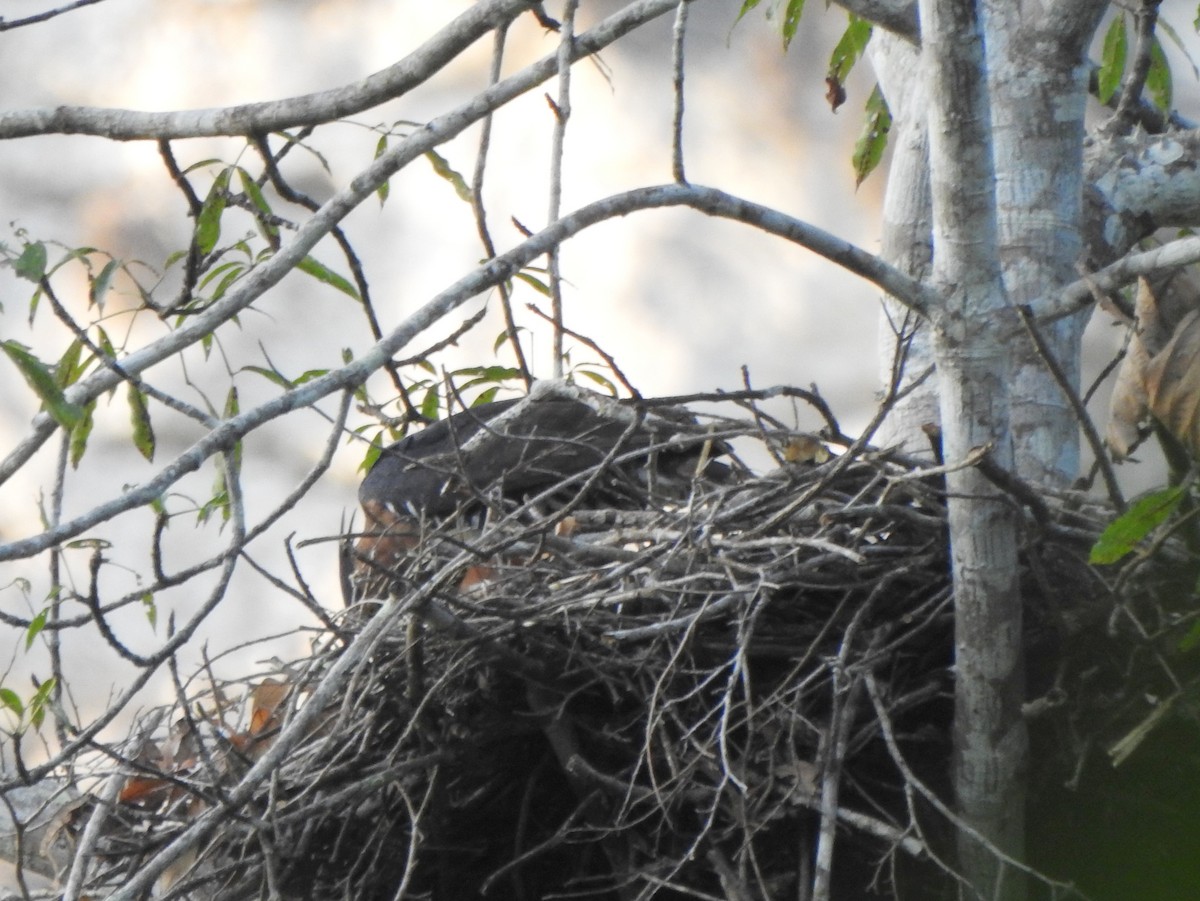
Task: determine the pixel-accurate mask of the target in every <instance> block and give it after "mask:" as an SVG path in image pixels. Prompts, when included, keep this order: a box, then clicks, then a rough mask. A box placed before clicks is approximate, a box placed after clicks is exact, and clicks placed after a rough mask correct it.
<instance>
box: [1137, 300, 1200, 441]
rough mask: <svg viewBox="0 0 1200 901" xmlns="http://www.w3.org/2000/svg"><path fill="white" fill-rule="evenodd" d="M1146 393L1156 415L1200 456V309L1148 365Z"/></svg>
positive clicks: (1180, 325)
mask: <svg viewBox="0 0 1200 901" xmlns="http://www.w3.org/2000/svg"><path fill="white" fill-rule="evenodd" d="M1146 396H1147V398H1148V401H1149V406H1150V412H1151V413H1153V414H1154V418H1155V419H1157V420H1158V421H1159V422H1161V423H1162V424H1163V426H1164V427H1165V428H1166V429H1167V430H1168V431H1170V432H1171V434H1172V435H1174V436H1175V437H1176V438H1178V439H1179V440H1180V441H1181V442H1182V443H1183V445H1184V446H1185V447H1187V448H1188V450H1190V451H1191V452H1192V454H1193V456H1200V310H1193V311H1192V312H1191V313H1188V314H1187V315H1186V316H1185V317H1183V320H1182V321H1181V322H1180V323H1179V325H1177V326H1176V327H1175V334H1174V335H1172V336H1171V340H1170V341H1169V342H1168V343H1167V346H1166V347H1164V348H1163V349H1162V352H1161V353H1159V354H1158V355H1157V356H1155V357H1154V359H1152V360H1151V361H1150V364H1149V365H1148V366H1147V367H1146Z"/></svg>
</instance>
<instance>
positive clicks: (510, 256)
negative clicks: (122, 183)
mask: <svg viewBox="0 0 1200 901" xmlns="http://www.w3.org/2000/svg"><path fill="white" fill-rule="evenodd" d="M374 168H375V167H372V169H374ZM360 181H362V179H361V178H359V179H356V180H355V182H356V183H358V182H360ZM373 190H374V188H373V187H368V188H367V189H366V193H367V194H368V195H369V194H370V192H371V191H373ZM335 200H336V198H335ZM332 203H334V201H330V204H332ZM328 206H329V204H326V207H325V208H328ZM670 206H687V207H691V208H692V209H695V210H698V211H700V212H703V213H705V214H707V215H709V216H716V217H719V218H724V219H732V220H734V221H737V222H742V223H744V224H746V225H751V226H754V227H755V228H758V229H760V230H762V231H765V232H767V233H768V234H773V235H776V236H777V237H781V238H786V239H787V240H789V241H791V242H793V243H795V244H799V245H801V246H803V247H807V248H808V249H810V250H812V251H813V252H815V253H817V254H820V255H821V256H824V257H826V258H827V259H829V260H831V261H833V262H835V263H837V264H838V265H840V266H842V267H843V268H845V269H847V270H849V271H851V272H853V273H855V274H856V275H859V276H862V277H863V278H866V279H867V280H869V281H871V282H873V283H875V284H877V285H879V286H880V287H881V288H883V289H884V290H885V291H887V292H888V293H889V294H891V295H893V296H894V297H897V298H901V299H903V300H906V301H907V302H909V303H911V305H912V306H913V308H914V309H916V310H918V311H925V310H927V309H929V308H930V306H931V304H932V301H933V300H934V298H933V297H932V295H931V294H929V293H928V292H927V289H926V288H924V286H922V285H921V284H920V283H918V282H916V281H915V280H913V279H911V278H909V277H908V276H906V275H904V274H903V273H901V272H898V271H897V270H895V269H894V268H892V267H891V266H889V265H887V264H886V263H884V262H883V261H882V260H880V259H879V258H878V257H875V256H873V255H872V254H869V253H867V252H866V251H864V250H862V249H861V248H858V247H855V246H854V245H852V244H850V243H848V242H846V241H843V240H842V239H840V238H837V237H835V236H833V235H831V234H829V233H828V232H825V231H823V230H822V229H819V228H816V227H815V226H812V225H808V224H807V223H804V222H801V221H800V220H798V219H793V218H792V217H791V216H787V215H785V214H783V213H780V212H779V211H777V210H774V209H771V208H769V207H764V206H761V205H759V204H756V203H752V202H750V201H748V200H743V199H741V198H738V197H733V196H731V195H729V194H726V193H724V192H723V191H718V190H716V189H714V188H705V187H702V186H698V185H676V184H672V185H662V186H659V187H652V188H639V189H636V190H633V191H628V192H626V193H624V194H618V195H615V196H613V197H609V198H605V199H604V200H600V201H597V202H595V203H592V204H589V205H588V206H585V207H583V208H582V209H580V210H578V211H577V212H575V213H574V214H572V215H570V216H567V217H565V218H563V219H560V220H559V221H558V222H554V223H552V224H550V225H549V226H547V227H546V228H545V229H543V230H542V231H540V232H538V233H537V234H535V235H533V236H532V237H531V238H529V239H527V240H526V241H523V242H522V243H521V244H518V245H517V246H516V247H515V248H513V249H512V250H510V251H508V252H507V253H504V254H501V255H500V256H498V257H496V258H494V259H492V260H489V261H487V262H485V263H484V264H483V265H481V266H480V267H479V268H477V269H475V270H474V271H473V272H471V273H469V274H467V275H465V276H464V277H463V278H461V279H459V280H458V281H457V282H455V283H454V284H453V285H451V286H450V287H449V288H447V289H446V290H445V291H443V292H442V293H441V294H439V295H437V296H436V297H434V298H433V299H432V300H430V301H429V302H428V303H427V304H425V306H423V307H422V308H421V309H419V310H417V311H416V312H415V313H413V314H412V315H411V316H409V317H408V318H407V319H405V320H404V321H403V322H401V323H400V325H399V326H397V328H396V329H395V330H394V331H393V332H392V333H391V334H390V335H388V336H387V337H385V338H384V339H383V340H382V341H380V342H378V343H376V344H375V345H374V346H373V347H371V348H370V349H369V350H367V351H366V352H365V353H364V354H363V355H362V356H360V357H359V358H358V359H356V360H355V361H354V362H352V363H350V364H349V365H347V366H344V367H343V368H341V369H337V370H334V371H333V372H330V373H328V374H327V375H324V376H322V377H321V378H318V379H313V380H312V381H311V382H308V383H306V384H305V385H304V386H303V387H300V388H296V389H294V390H291V391H288V392H286V393H284V394H281V395H279V396H278V397H275V398H273V399H272V400H270V401H268V402H266V403H264V404H261V405H260V406H258V407H255V408H253V409H251V410H248V411H246V412H244V413H241V414H239V415H237V416H235V417H232V418H231V419H227V420H225V421H224V422H223V423H222V424H221V425H220V426H218V427H217V428H215V429H213V430H212V431H211V432H209V433H208V434H207V435H205V436H204V437H203V438H202V439H200V441H198V442H197V443H196V444H194V445H193V446H192V447H191V448H190V449H189V450H188V451H186V452H185V453H183V454H181V455H180V456H179V457H177V458H176V459H175V460H174V461H172V462H171V463H170V464H168V465H167V466H166V467H164V468H163V469H162V470H160V471H159V473H158V474H157V475H156V476H154V477H153V478H152V479H150V480H149V481H147V482H145V483H143V484H142V485H140V486H137V487H134V488H130V489H128V490H126V491H124V492H122V493H121V495H120V496H118V497H117V498H115V499H113V500H111V501H109V502H107V503H104V504H101V505H99V506H97V507H94V508H92V509H91V510H89V511H87V512H86V513H83V514H81V515H80V516H77V517H76V518H75V519H73V520H70V521H69V522H65V523H61V524H60V525H59V526H58V527H56V528H54V529H51V530H47V531H44V532H41V533H39V534H38V535H34V536H32V537H29V538H25V539H20V540H18V541H13V542H10V543H9V544H6V545H0V560H16V559H21V558H23V557H28V556H31V555H33V554H38V553H41V552H42V551H44V550H46V549H48V548H50V547H53V546H54V545H56V544H58V543H59V542H61V541H65V540H67V539H68V538H72V537H74V536H76V535H79V534H81V533H82V532H84V531H86V530H87V529H90V528H92V527H93V526H95V525H97V524H99V523H101V522H105V521H106V520H109V519H111V518H113V517H114V516H116V515H118V514H119V513H123V512H125V511H127V510H132V509H135V508H137V507H140V506H142V505H144V504H148V503H150V502H151V501H153V500H155V499H156V498H158V497H160V496H161V495H162V493H163V492H165V491H166V490H167V489H168V488H169V487H170V486H171V485H173V484H175V482H177V481H178V480H179V479H181V478H182V477H183V476H184V475H186V474H188V473H190V472H193V471H195V470H197V469H199V468H200V465H201V464H202V463H203V462H204V461H205V460H206V459H208V458H209V457H210V456H212V455H213V454H215V453H218V452H220V451H221V450H223V449H224V448H227V447H230V446H232V445H233V443H234V442H236V441H238V440H239V439H240V438H242V437H243V436H244V435H246V434H248V433H249V432H251V431H253V430H254V429H256V428H258V427H259V426H260V425H262V424H263V423H265V422H268V421H269V420H272V419H275V418H277V417H279V416H282V415H284V414H285V413H289V412H292V411H294V410H298V409H301V408H304V407H308V406H311V405H312V404H314V403H316V401H318V400H320V399H321V398H322V397H325V396H327V395H329V394H332V393H333V392H335V391H341V390H344V389H347V388H354V387H357V386H358V385H361V384H362V383H363V382H365V381H366V380H367V378H368V377H369V376H370V375H371V374H372V373H373V372H375V371H376V370H377V369H380V368H382V367H383V366H384V365H385V363H386V362H387V361H388V360H390V359H391V358H392V357H393V356H394V355H395V354H396V353H397V352H399V351H400V349H402V348H403V347H405V346H406V345H407V344H408V343H409V342H410V341H412V340H413V339H414V338H415V337H416V336H417V335H418V334H420V333H421V332H423V331H424V330H425V329H427V328H429V326H431V325H433V324H434V323H435V322H437V321H438V320H440V319H441V318H442V317H443V316H445V315H446V314H447V313H449V312H450V311H451V310H453V309H455V308H457V307H459V306H461V305H462V304H464V303H466V302H467V301H468V300H470V299H471V298H473V297H475V296H477V295H478V294H479V293H480V292H482V291H485V290H487V289H489V288H492V287H494V286H495V285H496V284H497V283H499V282H501V281H503V280H505V279H508V278H511V277H512V276H513V275H514V274H515V273H516V272H518V271H519V270H520V269H521V268H522V267H524V266H527V265H528V264H529V263H530V262H532V261H533V260H535V259H537V258H538V257H540V256H542V255H543V254H545V253H546V252H548V251H549V250H550V248H552V247H556V246H558V245H559V244H561V243H562V242H563V241H565V240H566V239H568V238H570V237H571V236H573V235H575V234H578V233H579V232H580V231H582V230H583V229H585V228H588V227H590V226H592V225H596V224H597V223H599V222H603V221H605V220H607V219H612V218H614V217H616V216H625V215H628V214H629V213H632V212H636V211H638V210H648V209H657V208H661V207H670ZM325 208H323V210H324V209H325ZM314 218H316V217H314ZM310 222H311V220H310ZM305 227H306V228H307V225H306V226H305ZM303 230H304V229H301V231H303ZM287 251H288V248H285V249H284V250H283V251H281V252H280V254H279V256H276V257H275V258H274V259H272V260H271V261H270V262H269V263H267V264H265V265H264V267H263V268H266V266H269V265H270V264H271V263H273V262H274V261H275V260H277V259H279V258H280V257H282V256H283V255H284V254H285V253H287ZM259 271H261V270H256V272H259ZM253 277H254V276H253V274H252V275H251V278H253ZM241 290H242V291H245V290H247V289H246V288H243V289H241ZM237 293H240V292H235V293H234V295H231V296H230V297H229V298H228V299H230V300H232V299H233V297H234V296H236V294H237ZM260 293H261V292H260ZM255 296H257V295H255ZM223 302H224V301H223ZM202 318H204V317H203V316H200V317H197V319H202ZM187 328H188V326H184V327H183V328H181V329H180V331H183V330H185V329H187ZM163 340H164V341H166V340H167V339H163ZM160 343H161V342H160ZM143 353H144V352H139V353H138V354H132V355H130V356H129V357H128V358H127V359H126V360H124V361H122V369H123V370H124V371H125V372H137V371H138V369H139V368H141V366H140V364H141V360H140V359H136V358H139V357H140V356H141V354H143ZM104 376H105V372H100V373H97V375H96V376H94V377H93V378H92V379H91V380H89V382H88V383H85V384H84V385H83V386H81V388H82V389H83V390H94V391H96V392H97V393H99V392H101V391H103V390H106V387H104V386H101V387H96V385H95V384H92V383H94V382H97V381H100V380H102V379H103V378H104ZM89 384H90V385H91V387H90V388H89V387H87V386H88V385H89ZM93 396H94V395H93ZM45 418H48V417H45ZM29 441H30V439H26V441H25V442H23V443H22V447H23V446H25V445H27V444H28V443H29ZM16 453H17V452H16V451H14V454H13V455H10V458H9V460H7V461H5V462H6V465H8V466H10V467H14V469H15V468H19V466H18V465H17V464H16V463H15V461H14V458H15V455H16Z"/></svg>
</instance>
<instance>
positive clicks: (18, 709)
mask: <svg viewBox="0 0 1200 901" xmlns="http://www.w3.org/2000/svg"><path fill="white" fill-rule="evenodd" d="M0 707H7V708H8V709H9V710H11V711H12V712H13V713H15V714H16V715H17V716H19V717H23V716H25V705H24V704H22V703H21V698H20V696H19V695H18V694H17V693H16V692H15V691H13V690H12V689H11V688H0Z"/></svg>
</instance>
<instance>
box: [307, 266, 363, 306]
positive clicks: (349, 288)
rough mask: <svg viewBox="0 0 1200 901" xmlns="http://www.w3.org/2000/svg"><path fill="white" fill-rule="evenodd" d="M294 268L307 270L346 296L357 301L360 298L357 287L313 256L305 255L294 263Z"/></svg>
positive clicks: (318, 279)
mask: <svg viewBox="0 0 1200 901" xmlns="http://www.w3.org/2000/svg"><path fill="white" fill-rule="evenodd" d="M296 268H297V269H299V270H300V271H301V272H307V273H308V274H309V275H311V276H312V277H313V278H315V279H316V280H317V281H319V282H324V283H325V284H327V285H330V286H332V287H334V288H337V289H338V290H339V291H341V292H342V293H343V294H345V295H347V296H348V297H353V298H354V299H355V300H357V301H361V300H362V298H361V297H360V296H359V294H358V289H357V288H355V287H354V285H352V284H351V283H350V282H349V281H348V280H347V279H345V278H343V277H342V276H340V275H338V274H337V273H336V272H334V271H333V270H332V269H330V268H329V267H328V266H326V265H324V264H323V263H320V262H318V261H317V260H316V259H314V258H313V257H305V258H304V259H302V260H301V261H300V262H299V263H298V264H297V265H296Z"/></svg>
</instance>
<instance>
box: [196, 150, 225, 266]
mask: <svg viewBox="0 0 1200 901" xmlns="http://www.w3.org/2000/svg"><path fill="white" fill-rule="evenodd" d="M232 174H233V172H232V169H231V168H229V167H226V168H224V169H222V170H221V171H220V172H219V173H217V177H216V178H215V179H213V183H212V187H211V188H209V191H208V196H207V197H205V198H204V205H203V206H201V207H200V214H199V215H198V216H197V217H196V246H197V247H198V248H199V249H200V252H201V253H202V254H205V255H207V254H210V253H212V252H213V248H215V247H216V246H217V241H219V240H220V239H221V216H222V214H223V213H224V212H225V204H226V203H227V202H228V200H229V178H230V176H231V175H232Z"/></svg>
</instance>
